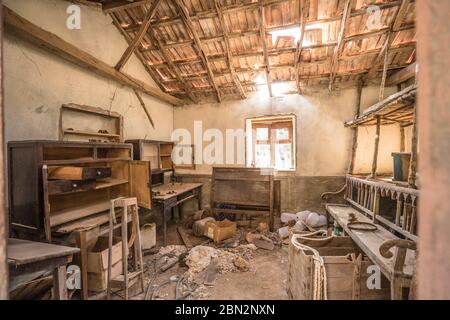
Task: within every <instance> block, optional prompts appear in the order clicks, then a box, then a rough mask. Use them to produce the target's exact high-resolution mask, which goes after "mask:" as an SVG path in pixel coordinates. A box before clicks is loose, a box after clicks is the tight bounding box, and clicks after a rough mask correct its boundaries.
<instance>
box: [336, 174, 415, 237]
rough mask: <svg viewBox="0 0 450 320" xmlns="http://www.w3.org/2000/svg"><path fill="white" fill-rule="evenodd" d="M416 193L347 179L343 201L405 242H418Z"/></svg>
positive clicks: (393, 186) (377, 182)
mask: <svg viewBox="0 0 450 320" xmlns="http://www.w3.org/2000/svg"><path fill="white" fill-rule="evenodd" d="M418 197H419V191H418V190H416V189H411V188H404V187H399V186H396V185H393V184H390V183H386V182H380V181H376V180H366V179H362V178H357V177H353V176H347V179H346V188H345V193H344V198H345V199H346V200H347V201H348V202H349V203H350V204H352V205H353V206H355V207H356V208H357V209H359V210H361V211H363V212H364V213H365V214H367V215H369V216H370V217H372V219H373V221H374V222H378V223H380V224H382V225H384V226H386V227H388V228H390V229H392V230H393V231H396V232H398V233H400V234H402V235H403V236H405V237H406V238H409V239H411V240H414V241H416V240H417V218H418V217H417V203H418Z"/></svg>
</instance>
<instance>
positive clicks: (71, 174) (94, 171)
mask: <svg viewBox="0 0 450 320" xmlns="http://www.w3.org/2000/svg"><path fill="white" fill-rule="evenodd" d="M108 177H111V168H110V167H54V168H49V169H48V179H49V180H91V179H100V178H108Z"/></svg>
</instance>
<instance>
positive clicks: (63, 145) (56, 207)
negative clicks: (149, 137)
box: [8, 141, 152, 299]
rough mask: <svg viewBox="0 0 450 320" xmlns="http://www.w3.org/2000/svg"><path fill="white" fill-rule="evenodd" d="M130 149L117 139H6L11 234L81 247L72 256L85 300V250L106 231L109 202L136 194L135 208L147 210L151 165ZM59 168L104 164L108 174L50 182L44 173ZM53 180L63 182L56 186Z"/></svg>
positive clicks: (47, 174)
mask: <svg viewBox="0 0 450 320" xmlns="http://www.w3.org/2000/svg"><path fill="white" fill-rule="evenodd" d="M132 152H133V149H132V145H130V144H119V143H116V144H106V143H100V144H99V143H88V142H72V141H70V142H69V141H18V142H10V143H8V161H9V170H8V172H9V179H8V180H9V203H10V221H9V222H10V229H11V234H12V235H13V236H14V237H17V238H21V239H26V240H46V241H49V242H53V243H58V244H65V243H70V244H75V245H76V246H77V247H78V248H79V249H80V252H79V254H77V255H76V257H75V258H74V260H75V264H77V265H79V266H80V271H81V295H82V299H88V298H89V290H88V272H87V255H88V251H89V249H90V248H91V247H92V246H93V245H94V244H95V242H96V240H97V238H98V237H99V236H102V235H106V234H107V233H108V221H109V214H108V211H109V209H110V200H112V199H115V198H118V197H137V200H138V204H139V206H141V207H143V208H147V209H151V208H152V201H151V196H152V193H151V183H150V182H151V175H150V163H149V162H148V161H133V160H132ZM61 167H63V168H64V167H69V168H73V167H78V168H83V169H79V170H81V171H85V170H88V171H89V170H91V169H84V168H105V167H107V168H110V176H109V177H100V179H96V180H94V182H89V183H87V184H86V181H90V180H62V179H60V180H49V172H52V170H54V169H55V168H61ZM95 172H96V171H94V173H95ZM108 175H109V174H108ZM50 177H51V176H50ZM60 178H61V177H60ZM56 182H58V183H64V184H67V183H68V184H67V185H66V187H64V188H62V187H58V188H57V187H55V186H53V184H55V183H56ZM118 214H119V213H118Z"/></svg>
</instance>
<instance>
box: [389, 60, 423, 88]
mask: <svg viewBox="0 0 450 320" xmlns="http://www.w3.org/2000/svg"><path fill="white" fill-rule="evenodd" d="M416 71H417V63H416V62H414V63H412V64H410V65H409V66H407V67H406V68H404V69H402V70H400V71H398V72H396V73H394V74H392V75H391V76H389V77H388V78H387V80H386V85H387V86H393V85H396V84H399V83H402V82H406V81H408V80H409V79H411V78H414V77H415V76H416Z"/></svg>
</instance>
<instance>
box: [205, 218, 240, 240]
mask: <svg viewBox="0 0 450 320" xmlns="http://www.w3.org/2000/svg"><path fill="white" fill-rule="evenodd" d="M236 226H237V224H236V222H233V221H230V220H227V219H225V220H223V221H208V222H206V224H205V234H204V235H205V236H206V237H208V238H210V239H213V240H214V242H219V241H222V240H225V239H229V238H232V237H234V235H235V234H236Z"/></svg>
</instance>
